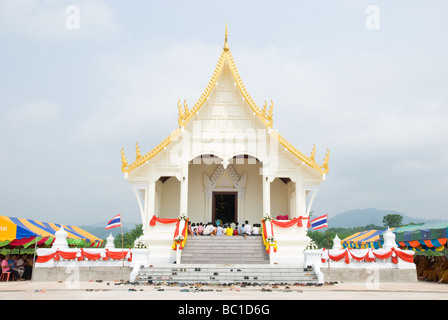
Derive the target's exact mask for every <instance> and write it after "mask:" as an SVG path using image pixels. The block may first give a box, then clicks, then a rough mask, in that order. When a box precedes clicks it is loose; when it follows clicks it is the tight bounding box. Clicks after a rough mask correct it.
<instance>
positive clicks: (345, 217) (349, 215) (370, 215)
mask: <svg viewBox="0 0 448 320" xmlns="http://www.w3.org/2000/svg"><path fill="white" fill-rule="evenodd" d="M388 214H399V215H401V216H402V217H403V224H408V223H411V222H414V223H441V222H446V221H445V220H442V219H421V218H413V217H409V216H407V215H406V214H404V213H402V212H398V211H395V210H378V209H373V208H369V209H354V210H350V211H346V212H342V213H338V214H336V215H335V216H330V217H329V218H328V226H329V227H330V228H333V227H341V228H354V227H362V226H366V225H369V224H374V225H377V226H382V225H383V217H384V216H385V215H388Z"/></svg>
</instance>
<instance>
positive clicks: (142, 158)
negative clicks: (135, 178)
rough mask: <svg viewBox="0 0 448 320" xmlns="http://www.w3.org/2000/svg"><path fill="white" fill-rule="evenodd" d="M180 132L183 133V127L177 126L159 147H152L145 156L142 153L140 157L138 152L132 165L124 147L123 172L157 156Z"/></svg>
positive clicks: (122, 153) (122, 154)
mask: <svg viewBox="0 0 448 320" xmlns="http://www.w3.org/2000/svg"><path fill="white" fill-rule="evenodd" d="M180 133H181V129H180V128H177V129H176V130H174V131H173V132H171V134H170V135H169V136H168V137H167V138H166V139H165V140H163V141H162V142H161V143H160V144H159V145H158V146H157V147H155V148H154V149H152V150H151V151H150V152H148V153H147V154H145V155H144V156H141V155H140V157H138V154H137V159H136V160H135V161H134V162H133V163H131V164H130V165H128V162H127V161H126V157H125V155H124V151H123V148H122V149H121V162H122V166H121V172H123V173H125V172H130V171H132V170H134V169H135V168H137V167H139V166H141V165H142V164H143V163H145V162H146V161H148V160H149V159H151V158H153V157H155V156H156V155H157V154H159V153H160V151H162V150H163V149H164V148H166V147H167V146H168V145H169V144H170V143H171V142H173V141H174V140H175V139H176V138H177V137H178V136H179V135H180ZM137 150H139V149H138V145H137Z"/></svg>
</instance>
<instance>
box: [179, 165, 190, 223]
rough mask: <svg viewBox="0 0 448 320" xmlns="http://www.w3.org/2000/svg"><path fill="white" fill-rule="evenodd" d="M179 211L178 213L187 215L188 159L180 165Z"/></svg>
mask: <svg viewBox="0 0 448 320" xmlns="http://www.w3.org/2000/svg"><path fill="white" fill-rule="evenodd" d="M179 202H180V208H179V210H180V212H179V215H180V214H182V213H185V214H186V215H187V216H188V161H186V163H185V164H183V166H182V174H181V178H180V201H179Z"/></svg>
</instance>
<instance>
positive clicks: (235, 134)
mask: <svg viewBox="0 0 448 320" xmlns="http://www.w3.org/2000/svg"><path fill="white" fill-rule="evenodd" d="M177 104H178V106H177V107H178V110H179V118H178V128H176V129H175V130H174V131H172V132H171V133H170V134H169V135H168V137H167V138H166V139H165V140H163V141H162V142H161V143H160V144H158V145H157V146H156V147H155V148H154V149H153V150H150V151H149V152H147V153H146V154H144V155H142V154H141V152H140V148H139V146H138V144H137V145H136V157H135V160H134V161H133V162H132V163H129V162H128V160H127V158H126V156H125V152H124V148H123V149H122V151H121V159H122V167H121V170H122V172H123V174H124V177H125V179H126V180H127V181H129V183H130V184H131V186H132V188H133V190H134V192H135V195H136V197H137V202H138V206H139V208H140V214H141V220H142V224H143V235H142V236H141V237H140V238H139V239H137V240H136V241H135V243H134V247H133V248H131V249H130V248H115V246H114V242H113V237H112V236H110V237H109V238H108V240H107V242H108V244H107V245H106V247H105V248H72V247H69V246H68V244H67V239H66V238H67V232H66V231H65V230H64V229H61V230H60V232H58V235H57V238H58V239H57V241H55V243H54V244H53V246H52V247H51V248H39V249H38V250H37V256H38V259H37V260H36V267H37V268H36V272H35V275H34V279H35V280H36V279H37V280H38V281H49V280H51V281H62V280H64V281H67V277H69V279H74V280H76V281H73V284H74V285H76V284H79V281H80V280H86V281H87V280H89V281H91V280H92V279H104V280H106V279H107V280H116V279H126V278H129V280H130V281H131V282H134V281H137V282H139V283H145V284H151V283H152V284H166V283H168V282H171V283H196V282H200V283H203V282H207V283H219V282H224V283H229V282H231V283H242V282H247V281H251V282H255V283H259V282H264V283H276V282H280V283H306V284H310V283H311V284H312V283H318V284H322V283H324V281H346V282H358V283H364V284H368V285H372V288H377V286H378V284H379V283H381V282H387V283H389V282H417V276H416V266H415V264H414V262H413V254H414V252H413V251H409V250H402V249H400V248H399V247H398V245H397V244H396V242H395V235H394V234H393V233H392V232H391V230H387V232H385V233H384V244H383V247H382V248H379V249H373V248H368V249H349V248H345V249H344V248H342V246H341V243H340V239H339V238H338V237H336V238H335V239H334V241H333V248H332V249H331V248H321V249H318V248H313V246H312V245H310V242H311V239H310V238H309V237H308V236H307V229H308V227H309V222H310V221H309V220H310V219H309V218H310V212H311V209H312V205H313V201H314V198H315V196H316V192H317V190H318V189H319V185H320V184H321V183H322V182H323V181H324V180H325V177H326V174H327V173H328V163H329V153H328V151H327V152H326V154H325V158H324V161H323V163H322V165H320V164H318V163H317V162H316V161H315V154H316V147H315V146H314V147H313V148H310V155H309V156H307V155H305V154H304V153H302V152H300V151H299V150H297V148H295V147H294V146H293V145H292V144H291V143H289V142H288V141H287V140H286V139H285V138H284V137H283V136H282V135H281V134H280V133H279V132H278V131H277V130H276V129H274V127H273V118H274V103H273V102H272V101H269V102H267V101H265V102H264V103H262V107H261V108H260V107H258V106H257V104H256V103H255V102H254V100H253V99H252V98H251V96H249V93H248V92H247V90H246V88H245V87H244V84H243V82H242V80H241V78H240V76H239V74H238V70H237V68H236V65H235V62H234V60H233V57H232V53H231V51H230V48H229V44H228V42H227V25H226V33H225V41H224V48H223V50H222V52H221V54H220V56H219V59H218V63H217V65H216V67H215V70H214V72H213V74H212V77H211V79H210V81H209V82H208V84H207V87H206V89H205V90H204V92H203V93H202V95H201V96H200V97H199V99H198V101H196V103H195V104H194V105H192V106H191V107H189V106H188V104H187V102H186V101H182V102H181V100H179V101H178V103H177ZM142 139H145V137H142ZM278 216H282V218H277V217H278ZM215 220H221V221H222V222H223V223H228V222H235V223H236V222H238V223H239V224H240V225H241V224H243V223H245V221H246V220H247V221H249V224H251V225H253V224H255V223H257V224H261V225H262V228H261V237H260V236H250V237H243V236H200V235H188V232H186V231H188V228H187V227H186V226H187V225H188V222H191V223H194V222H196V223H199V222H202V223H207V222H211V221H215ZM196 249H200V251H195V250H196ZM174 264H176V265H174ZM68 268H71V269H68ZM67 270H74V272H75V273H76V274H75V273H74V274H73V277H72V275H70V276H67V272H70V271H67Z"/></svg>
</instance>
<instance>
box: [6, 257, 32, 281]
mask: <svg viewBox="0 0 448 320" xmlns="http://www.w3.org/2000/svg"><path fill="white" fill-rule="evenodd" d="M0 261H1V273H2V274H3V273H6V272H9V273H10V274H12V275H13V276H14V277H10V280H12V279H14V280H19V281H23V280H31V273H32V271H33V258H32V256H30V255H28V254H21V255H16V254H8V255H6V256H4V255H0Z"/></svg>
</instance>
